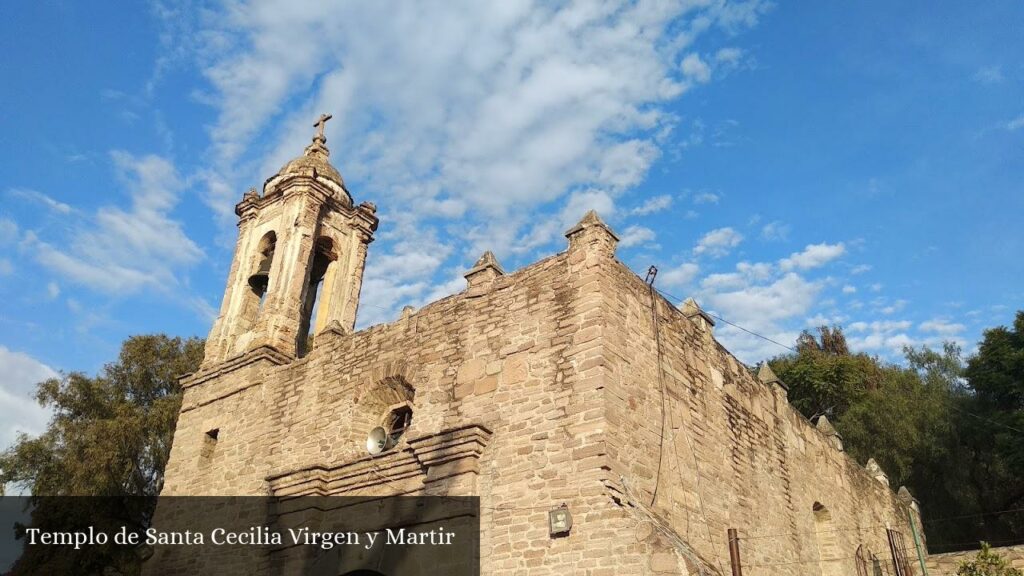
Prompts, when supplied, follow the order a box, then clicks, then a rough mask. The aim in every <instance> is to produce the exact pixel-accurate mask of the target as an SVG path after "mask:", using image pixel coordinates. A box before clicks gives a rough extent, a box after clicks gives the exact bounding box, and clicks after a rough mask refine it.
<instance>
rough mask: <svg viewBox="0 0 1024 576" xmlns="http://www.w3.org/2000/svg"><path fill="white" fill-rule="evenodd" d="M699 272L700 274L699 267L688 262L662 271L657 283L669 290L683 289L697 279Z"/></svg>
mask: <svg viewBox="0 0 1024 576" xmlns="http://www.w3.org/2000/svg"><path fill="white" fill-rule="evenodd" d="M698 272H700V267H699V266H697V265H696V264H694V263H692V262H687V263H684V264H680V265H679V266H675V267H673V268H669V269H668V270H662V271H660V272H659V273H658V278H657V281H658V284H660V285H662V286H665V287H667V288H668V289H669V290H671V289H673V288H683V287H685V286H687V285H689V284H690V282H692V281H693V280H694V279H695V278H696V277H697V273H698Z"/></svg>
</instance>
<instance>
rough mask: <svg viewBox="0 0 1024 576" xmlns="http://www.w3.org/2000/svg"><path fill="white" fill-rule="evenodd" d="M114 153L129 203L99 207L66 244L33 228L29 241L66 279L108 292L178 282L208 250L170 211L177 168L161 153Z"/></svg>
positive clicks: (176, 190) (179, 186)
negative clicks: (125, 206) (182, 271)
mask: <svg viewBox="0 0 1024 576" xmlns="http://www.w3.org/2000/svg"><path fill="white" fill-rule="evenodd" d="M111 158H112V160H113V163H114V167H115V172H116V175H117V177H118V180H120V181H121V182H122V183H123V184H124V186H125V188H126V189H127V190H128V192H129V194H130V197H131V206H130V208H129V209H128V210H125V209H122V208H120V207H115V206H106V207H103V208H100V209H99V210H98V211H97V212H96V214H95V215H93V216H89V217H86V218H84V219H83V220H82V221H81V222H80V223H79V224H78V225H77V226H76V228H75V229H74V230H73V232H72V234H71V237H70V238H69V239H68V240H67V242H66V244H65V245H63V246H62V245H59V244H57V243H56V242H55V241H53V240H51V239H49V238H46V239H41V238H39V237H37V236H36V235H35V234H31V233H30V234H28V236H27V238H26V243H27V244H28V245H29V246H30V247H31V248H33V249H34V251H35V253H36V257H37V258H38V260H39V261H40V262H41V263H42V264H43V265H45V266H46V267H48V268H50V269H51V270H53V271H54V272H56V273H57V274H59V275H60V277H61V278H62V279H64V280H66V281H69V282H74V283H78V284H82V285H85V286H87V287H89V288H92V289H94V290H98V291H101V292H105V293H108V294H131V293H134V292H137V291H140V290H143V289H147V288H158V289H169V288H173V287H175V286H179V281H178V276H177V274H176V273H175V270H180V269H183V268H187V267H188V266H189V265H191V264H194V263H196V262H197V261H199V259H200V258H202V256H203V252H202V250H201V249H200V248H199V247H198V246H197V245H196V243H195V242H193V241H192V240H191V239H190V238H189V237H188V236H186V234H185V232H184V230H183V229H182V225H181V223H180V222H178V221H176V220H174V219H173V218H171V216H170V212H171V211H172V210H173V208H174V206H175V205H176V204H177V202H178V198H179V195H180V193H181V190H182V187H183V184H182V181H181V179H180V177H179V175H178V173H177V170H175V168H174V166H173V165H172V164H171V163H170V162H169V161H167V160H166V159H164V158H161V157H159V156H143V157H136V156H132V155H130V154H128V153H126V152H114V153H112V155H111Z"/></svg>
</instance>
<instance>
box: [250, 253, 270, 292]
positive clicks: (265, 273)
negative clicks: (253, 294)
mask: <svg viewBox="0 0 1024 576" xmlns="http://www.w3.org/2000/svg"><path fill="white" fill-rule="evenodd" d="M273 259H274V253H273V252H269V253H267V254H264V255H263V259H262V260H260V267H259V268H257V269H256V273H255V274H253V275H252V276H249V286H252V289H253V290H255V291H257V292H259V293H261V294H262V293H263V292H265V291H266V290H267V285H268V284H269V283H270V263H271V262H272V261H273Z"/></svg>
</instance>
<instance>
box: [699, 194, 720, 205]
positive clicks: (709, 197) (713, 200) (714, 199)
mask: <svg viewBox="0 0 1024 576" xmlns="http://www.w3.org/2000/svg"><path fill="white" fill-rule="evenodd" d="M719 200H720V197H719V196H718V194H714V193H712V192H701V193H700V194H697V195H695V196H694V197H693V203H694V204H697V205H700V204H718V201H719Z"/></svg>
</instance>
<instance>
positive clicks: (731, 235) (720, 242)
mask: <svg viewBox="0 0 1024 576" xmlns="http://www.w3.org/2000/svg"><path fill="white" fill-rule="evenodd" d="M742 241H743V235H742V234H740V233H739V232H737V231H735V230H733V229H732V228H728V227H726V228H718V229H715V230H712V231H710V232H708V233H707V234H705V235H704V236H703V237H701V239H700V241H698V242H697V246H696V247H695V248H694V249H693V253H694V254H697V255H702V254H707V255H708V256H711V257H714V258H719V257H722V256H725V255H726V254H728V253H729V251H730V250H732V249H733V248H735V247H736V246H739V244H740V242H742Z"/></svg>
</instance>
